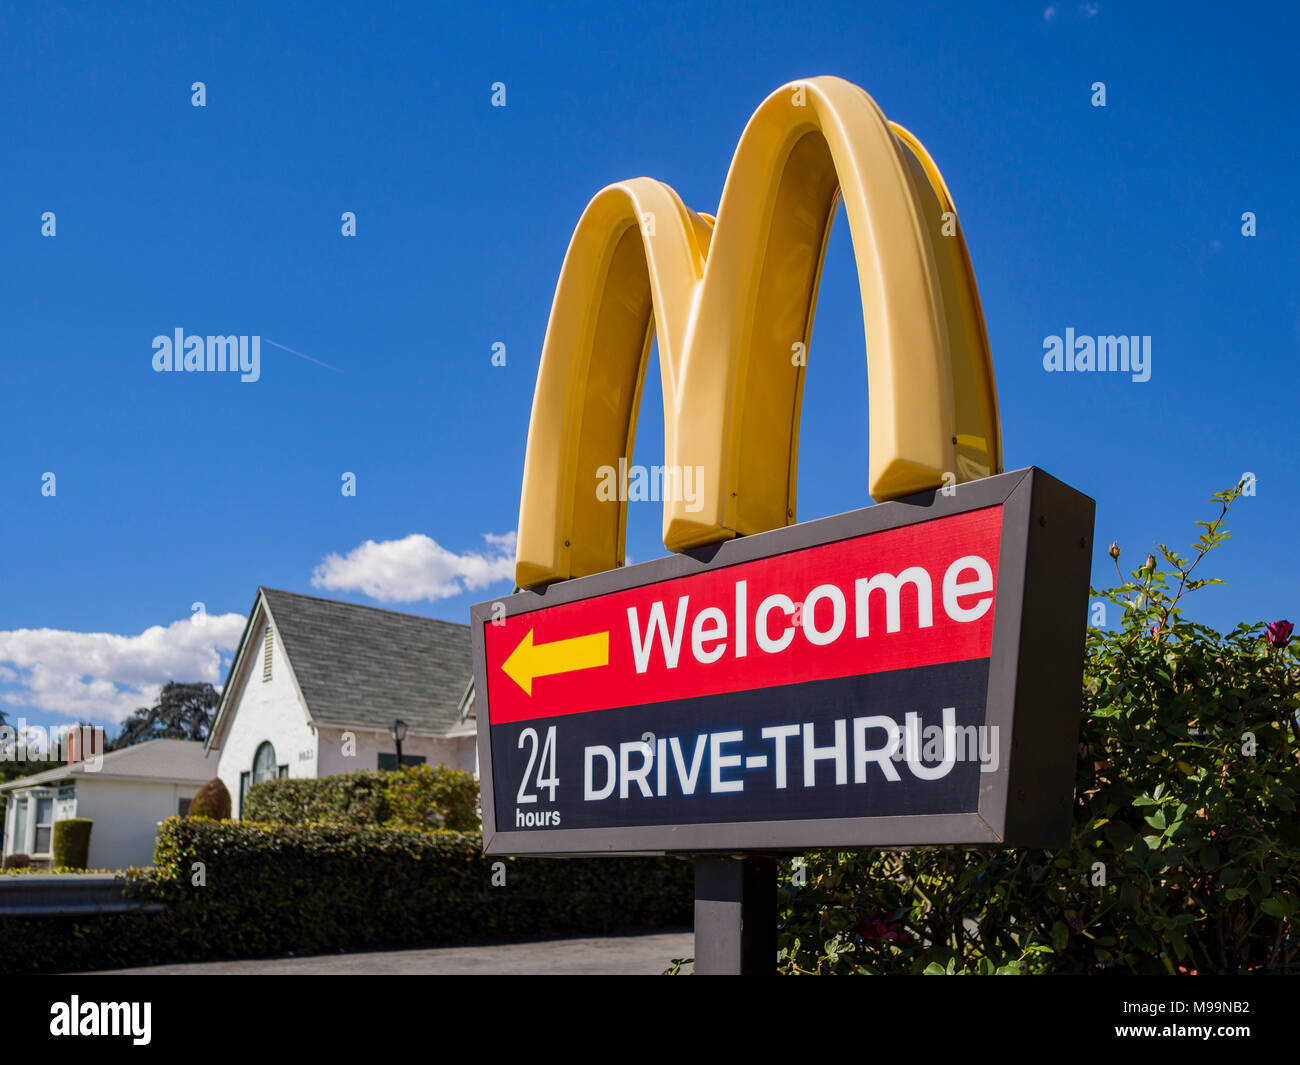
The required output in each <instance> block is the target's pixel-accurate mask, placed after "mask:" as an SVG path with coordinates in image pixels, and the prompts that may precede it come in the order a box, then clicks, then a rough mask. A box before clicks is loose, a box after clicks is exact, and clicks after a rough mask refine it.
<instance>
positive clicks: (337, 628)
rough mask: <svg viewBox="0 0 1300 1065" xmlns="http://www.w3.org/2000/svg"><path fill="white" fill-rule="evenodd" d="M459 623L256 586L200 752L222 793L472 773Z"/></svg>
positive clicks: (235, 801)
mask: <svg viewBox="0 0 1300 1065" xmlns="http://www.w3.org/2000/svg"><path fill="white" fill-rule="evenodd" d="M472 674H473V666H472V664H471V655H470V637H469V626H468V625H461V624H457V623H456V622H452V621H438V620H435V619H433V618H425V617H418V616H416V615H413V614H402V613H399V612H397V611H395V610H382V609H379V608H378V607H371V606H359V605H357V604H355V603H343V602H339V601H337V600H334V599H321V598H318V597H316V596H312V595H299V594H297V593H295V592H284V591H277V590H275V589H273V588H259V589H258V590H257V597H256V599H255V600H254V603H253V607H252V610H251V611H250V613H249V615H248V624H247V625H246V626H245V628H244V634H243V637H242V638H241V639H240V643H239V648H238V650H237V651H236V653H235V659H234V661H233V663H232V664H231V667H230V675H229V676H228V677H227V679H226V683H225V686H224V687H223V688H222V691H221V700H220V702H219V703H218V704H217V712H216V716H215V718H214V720H213V725H212V730H211V732H210V734H209V736H208V739H207V742H206V749H207V750H208V751H209V752H211V753H215V754H217V755H218V760H217V776H219V777H220V778H221V779H222V781H224V782H225V785H226V787H227V788H228V789H229V790H230V796H231V807H232V815H233V816H235V817H238V816H239V815H240V813H241V811H242V810H243V805H244V796H245V795H246V794H247V792H248V788H249V787H250V786H251V785H252V784H254V783H256V782H258V781H262V780H271V779H275V778H278V777H324V776H331V775H333V774H336V773H348V772H352V771H353V770H357V769H392V768H395V767H396V765H397V744H396V742H395V740H394V737H393V733H392V729H393V725H394V722H402V723H403V724H404V726H405V734H404V737H403V738H402V743H401V755H402V764H403V765H414V764H419V763H423V762H429V763H431V764H441V765H445V766H449V767H451V768H453V769H464V770H469V771H472V772H475V773H476V772H477V757H478V756H477V742H476V735H477V732H476V721H475V718H474V714H473V701H472V699H470V698H469V692H470V679H471V677H472Z"/></svg>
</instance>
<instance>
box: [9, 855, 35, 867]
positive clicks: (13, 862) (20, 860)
mask: <svg viewBox="0 0 1300 1065" xmlns="http://www.w3.org/2000/svg"><path fill="white" fill-rule="evenodd" d="M31 864H32V856H31V855H30V854H23V853H22V851H15V852H14V853H13V854H11V855H9V856H8V857H7V858H6V859H5V868H6V869H28V868H30V867H31Z"/></svg>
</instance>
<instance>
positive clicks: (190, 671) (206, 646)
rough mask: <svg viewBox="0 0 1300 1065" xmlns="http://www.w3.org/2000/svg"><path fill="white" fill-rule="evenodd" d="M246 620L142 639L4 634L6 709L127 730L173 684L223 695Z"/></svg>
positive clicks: (176, 628) (189, 625)
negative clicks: (131, 718)
mask: <svg viewBox="0 0 1300 1065" xmlns="http://www.w3.org/2000/svg"><path fill="white" fill-rule="evenodd" d="M246 620H247V619H246V618H245V617H244V615H242V614H222V615H220V616H216V615H211V614H209V615H208V616H207V618H206V619H205V621H204V622H203V623H202V624H196V623H195V622H193V621H191V620H190V619H189V618H184V619H181V620H179V621H173V622H172V623H171V624H170V625H167V626H165V627H164V626H162V625H151V626H150V627H149V628H147V629H145V630H144V632H142V633H140V634H139V635H138V636H119V635H116V634H114V633H109V632H68V631H66V630H63V629H15V630H13V631H11V632H0V663H5V665H4V666H0V682H3V684H4V688H3V689H0V701H3V702H5V703H8V704H9V705H11V706H27V707H33V708H35V709H38V710H45V711H48V712H50V713H55V714H63V715H65V716H66V717H69V718H74V719H78V720H88V721H92V722H96V723H103V722H120V721H122V720H124V719H125V718H126V717H127V716H128V715H129V714H130V713H131V711H133V710H135V709H136V708H137V707H141V706H149V705H151V704H152V703H153V701H154V699H155V698H157V695H158V691H159V689H160V688H161V687H162V686H163V685H164V684H166V683H167V681H169V680H178V681H182V682H187V683H189V682H198V683H202V682H205V681H206V682H207V683H209V684H214V685H217V686H218V687H220V685H221V684H222V682H223V681H224V680H225V669H226V667H227V666H228V665H229V662H230V658H231V655H232V654H233V652H234V650H235V648H236V647H237V646H238V644H239V637H240V636H241V635H242V634H243V631H244V622H245V621H246ZM8 667H13V668H8ZM9 716H10V717H12V715H9Z"/></svg>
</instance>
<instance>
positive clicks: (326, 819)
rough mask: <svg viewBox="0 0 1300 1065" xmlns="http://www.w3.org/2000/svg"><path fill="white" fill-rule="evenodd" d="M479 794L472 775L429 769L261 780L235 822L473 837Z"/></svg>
mask: <svg viewBox="0 0 1300 1065" xmlns="http://www.w3.org/2000/svg"><path fill="white" fill-rule="evenodd" d="M478 790H479V789H478V781H476V780H475V779H474V777H473V776H472V775H471V774H469V773H466V772H464V771H463V770H460V769H448V768H446V767H445V766H429V765H418V766H403V767H402V769H401V771H400V772H387V771H383V770H378V769H361V770H357V771H356V772H353V773H341V774H339V775H337V776H332V777H318V778H310V779H292V778H284V779H280V780H266V781H262V782H261V783H258V784H254V785H253V786H252V787H251V788H249V789H248V793H247V795H246V796H245V797H244V809H243V810H242V811H241V812H240V820H242V821H260V822H265V823H268V824H284V825H301V824H309V823H321V824H334V825H358V826H360V825H369V826H372V827H387V828H411V829H423V830H432V829H439V828H447V829H454V830H457V831H462V832H477V831H478V829H479V816H478Z"/></svg>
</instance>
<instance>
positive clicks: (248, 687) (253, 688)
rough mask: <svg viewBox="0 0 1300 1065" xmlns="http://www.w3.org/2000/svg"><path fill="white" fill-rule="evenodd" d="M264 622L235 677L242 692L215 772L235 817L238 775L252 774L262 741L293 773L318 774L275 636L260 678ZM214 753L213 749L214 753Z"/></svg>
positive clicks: (311, 740)
mask: <svg viewBox="0 0 1300 1065" xmlns="http://www.w3.org/2000/svg"><path fill="white" fill-rule="evenodd" d="M265 633H266V627H265V623H264V622H263V623H262V624H259V625H258V626H257V627H256V628H255V629H254V630H253V643H252V646H250V647H249V652H250V658H251V660H250V661H249V662H248V663H246V669H245V675H244V677H242V678H237V679H236V683H238V684H239V685H240V690H239V693H238V696H237V699H236V701H235V703H234V704H233V711H234V713H233V715H232V716H231V718H230V721H229V724H228V725H226V726H225V727H224V729H223V735H222V736H221V737H220V739H221V749H220V758H219V761H218V763H217V774H216V775H217V776H219V777H221V782H222V783H223V784H225V785H226V788H227V789H228V790H229V791H230V803H231V808H232V810H231V812H232V814H233V815H234V816H235V817H236V818H238V817H239V813H240V811H239V774H240V773H251V772H252V769H253V757H254V756H255V755H256V754H257V749H258V747H260V746H261V745H262V744H263V743H264V742H268V741H269V742H270V743H271V745H272V746H273V747H274V748H275V761H276V765H287V766H288V767H289V776H291V777H314V776H316V775H317V774H316V734H315V732H314V731H313V729H312V727H311V725H310V724H309V723H308V720H307V714H306V711H305V710H304V708H303V705H302V700H301V699H300V698H299V696H298V690H297V686H296V685H295V684H294V682H293V678H292V676H291V675H290V672H289V662H288V659H287V658H286V657H285V654H284V648H283V646H282V645H281V643H280V640H279V637H278V634H277V638H276V640H275V645H274V648H273V649H272V652H271V679H270V680H269V681H264V680H262V640H263V638H264V636H265ZM214 753H215V752H214Z"/></svg>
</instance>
